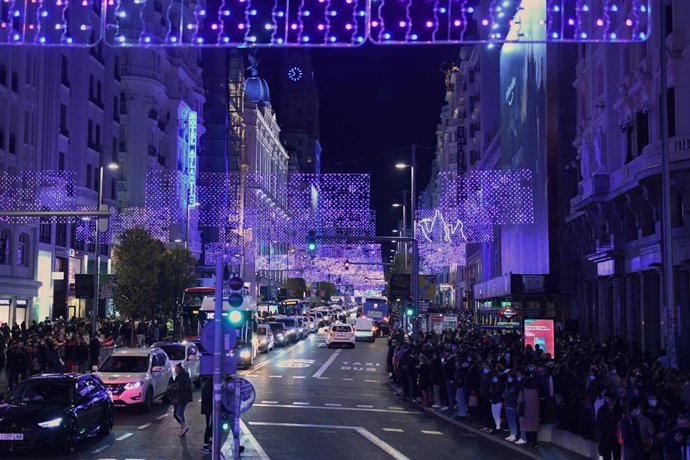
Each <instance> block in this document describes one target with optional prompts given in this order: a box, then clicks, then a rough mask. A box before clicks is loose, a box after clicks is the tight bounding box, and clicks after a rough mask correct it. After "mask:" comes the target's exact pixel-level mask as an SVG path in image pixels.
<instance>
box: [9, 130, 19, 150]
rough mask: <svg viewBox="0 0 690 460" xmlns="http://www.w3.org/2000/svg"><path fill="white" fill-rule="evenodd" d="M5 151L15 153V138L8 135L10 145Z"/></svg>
mask: <svg viewBox="0 0 690 460" xmlns="http://www.w3.org/2000/svg"><path fill="white" fill-rule="evenodd" d="M7 151H8V152H10V153H17V136H15V135H14V134H13V133H10V144H9V145H8V147H7Z"/></svg>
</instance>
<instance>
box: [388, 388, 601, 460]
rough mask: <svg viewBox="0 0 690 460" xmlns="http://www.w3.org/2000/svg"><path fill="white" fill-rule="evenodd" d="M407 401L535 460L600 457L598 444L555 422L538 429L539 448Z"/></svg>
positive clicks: (505, 434)
mask: <svg viewBox="0 0 690 460" xmlns="http://www.w3.org/2000/svg"><path fill="white" fill-rule="evenodd" d="M390 386H391V388H392V389H393V391H394V392H395V393H396V394H397V395H398V397H400V398H404V396H403V390H402V387H400V386H398V385H395V384H393V383H390ZM405 402H407V403H408V404H413V405H415V406H416V408H417V409H420V410H424V411H426V412H427V413H429V414H433V415H435V416H436V417H439V418H441V419H443V420H445V421H446V422H448V423H452V424H453V425H456V426H458V427H460V428H462V429H464V430H467V431H471V432H472V433H473V434H476V435H477V436H481V437H483V438H485V439H487V440H489V441H492V442H496V443H499V444H502V445H503V446H505V447H508V448H509V449H512V450H514V451H516V452H519V453H520V454H522V455H526V456H528V457H531V458H533V459H535V460H541V459H548V460H583V459H585V458H591V459H594V460H598V458H599V455H598V453H597V448H596V444H594V443H593V442H591V441H586V440H584V439H583V438H581V437H580V436H577V435H576V434H574V433H570V432H568V431H565V430H560V429H558V428H555V426H554V425H552V424H546V425H542V426H541V429H540V430H539V446H538V447H536V448H527V447H524V446H519V445H517V444H515V443H513V442H508V441H506V440H505V439H503V438H504V437H505V436H508V434H509V433H508V432H501V433H500V434H490V433H485V432H483V431H482V430H481V429H480V426H479V425H477V424H474V423H472V422H468V421H460V420H457V419H455V418H453V417H452V413H450V414H446V413H442V412H440V411H439V410H436V409H432V408H431V407H422V406H421V405H420V404H417V403H415V402H412V401H410V400H409V399H405ZM592 448H593V450H592Z"/></svg>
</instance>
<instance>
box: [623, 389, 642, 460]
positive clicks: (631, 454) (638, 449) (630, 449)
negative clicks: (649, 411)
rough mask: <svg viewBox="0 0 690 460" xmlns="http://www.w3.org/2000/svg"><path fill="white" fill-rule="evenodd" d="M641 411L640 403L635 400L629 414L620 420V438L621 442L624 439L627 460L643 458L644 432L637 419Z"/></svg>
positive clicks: (624, 455) (624, 451) (624, 452)
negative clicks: (642, 432) (641, 430)
mask: <svg viewBox="0 0 690 460" xmlns="http://www.w3.org/2000/svg"><path fill="white" fill-rule="evenodd" d="M640 413H641V407H640V404H639V403H638V402H635V403H633V404H632V405H631V409H630V411H629V412H628V414H626V415H624V416H623V417H622V418H621V420H620V422H618V438H619V442H621V441H622V445H623V458H624V459H625V460H642V434H641V432H640V423H639V422H638V420H637V417H638V415H640Z"/></svg>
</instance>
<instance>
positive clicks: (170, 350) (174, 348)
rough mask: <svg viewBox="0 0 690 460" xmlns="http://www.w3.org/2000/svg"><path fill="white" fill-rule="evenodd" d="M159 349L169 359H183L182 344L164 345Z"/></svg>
mask: <svg viewBox="0 0 690 460" xmlns="http://www.w3.org/2000/svg"><path fill="white" fill-rule="evenodd" d="M160 349H161V350H163V351H164V352H165V354H166V355H168V358H170V360H171V361H184V359H185V354H184V346H183V345H164V346H162V347H160Z"/></svg>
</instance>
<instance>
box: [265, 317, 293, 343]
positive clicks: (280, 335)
mask: <svg viewBox="0 0 690 460" xmlns="http://www.w3.org/2000/svg"><path fill="white" fill-rule="evenodd" d="M268 325H269V326H271V330H272V331H273V342H274V344H275V346H276V347H284V346H285V345H287V344H288V342H289V340H288V334H287V331H286V330H285V324H283V323H279V322H276V321H272V322H269V323H268Z"/></svg>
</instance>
